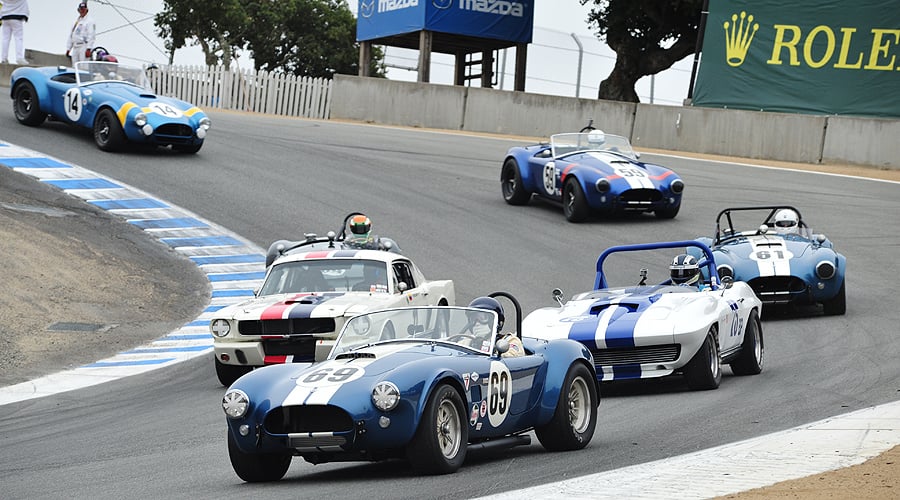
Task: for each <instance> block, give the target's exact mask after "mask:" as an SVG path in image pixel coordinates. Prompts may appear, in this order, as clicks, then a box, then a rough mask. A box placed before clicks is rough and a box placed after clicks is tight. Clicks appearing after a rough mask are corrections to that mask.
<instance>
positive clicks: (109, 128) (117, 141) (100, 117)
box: [94, 108, 125, 151]
mask: <svg viewBox="0 0 900 500" xmlns="http://www.w3.org/2000/svg"><path fill="white" fill-rule="evenodd" d="M94 142H96V143H97V147H98V148H100V149H102V150H103V151H119V150H121V149H122V146H124V145H125V131H124V130H122V124H121V123H119V117H118V116H116V114H115V113H113V110H111V109H109V108H104V109H101V110H100V112H99V113H97V117H96V118H94Z"/></svg>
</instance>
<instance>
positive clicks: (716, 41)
mask: <svg viewBox="0 0 900 500" xmlns="http://www.w3.org/2000/svg"><path fill="white" fill-rule="evenodd" d="M693 104H694V105H695V106H707V107H717V108H739V109H752V110H760V111H780V112H793V113H812V114H827V115H832V114H834V115H854V116H879V117H891V118H900V1H898V0H857V1H854V2H847V1H844V0H840V1H838V0H794V1H792V2H784V1H783V0H752V1H749V0H745V1H723V0H712V1H710V5H709V17H708V18H707V22H706V31H705V33H704V40H703V52H702V60H701V64H700V68H699V71H698V73H697V81H696V84H695V88H694V95H693Z"/></svg>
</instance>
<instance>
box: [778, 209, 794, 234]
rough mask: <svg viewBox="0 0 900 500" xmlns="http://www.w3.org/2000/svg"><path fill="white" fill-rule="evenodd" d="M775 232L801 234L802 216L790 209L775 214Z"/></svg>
mask: <svg viewBox="0 0 900 500" xmlns="http://www.w3.org/2000/svg"><path fill="white" fill-rule="evenodd" d="M774 222H775V232H776V233H778V234H797V233H799V232H800V216H799V215H797V212H795V211H793V210H791V209H790V208H782V209H781V210H779V211H778V212H776V213H775V221H774Z"/></svg>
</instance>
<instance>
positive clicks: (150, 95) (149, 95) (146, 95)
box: [141, 94, 156, 99]
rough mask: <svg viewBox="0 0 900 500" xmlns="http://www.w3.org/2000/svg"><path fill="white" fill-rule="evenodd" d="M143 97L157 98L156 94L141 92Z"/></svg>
mask: <svg viewBox="0 0 900 500" xmlns="http://www.w3.org/2000/svg"><path fill="white" fill-rule="evenodd" d="M141 97H143V98H145V99H156V94H141Z"/></svg>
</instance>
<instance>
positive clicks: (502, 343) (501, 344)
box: [497, 339, 509, 356]
mask: <svg viewBox="0 0 900 500" xmlns="http://www.w3.org/2000/svg"><path fill="white" fill-rule="evenodd" d="M508 350H509V341H508V340H506V339H500V340H498V341H497V354H498V355H500V356H502V355H503V353H505V352H506V351H508Z"/></svg>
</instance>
